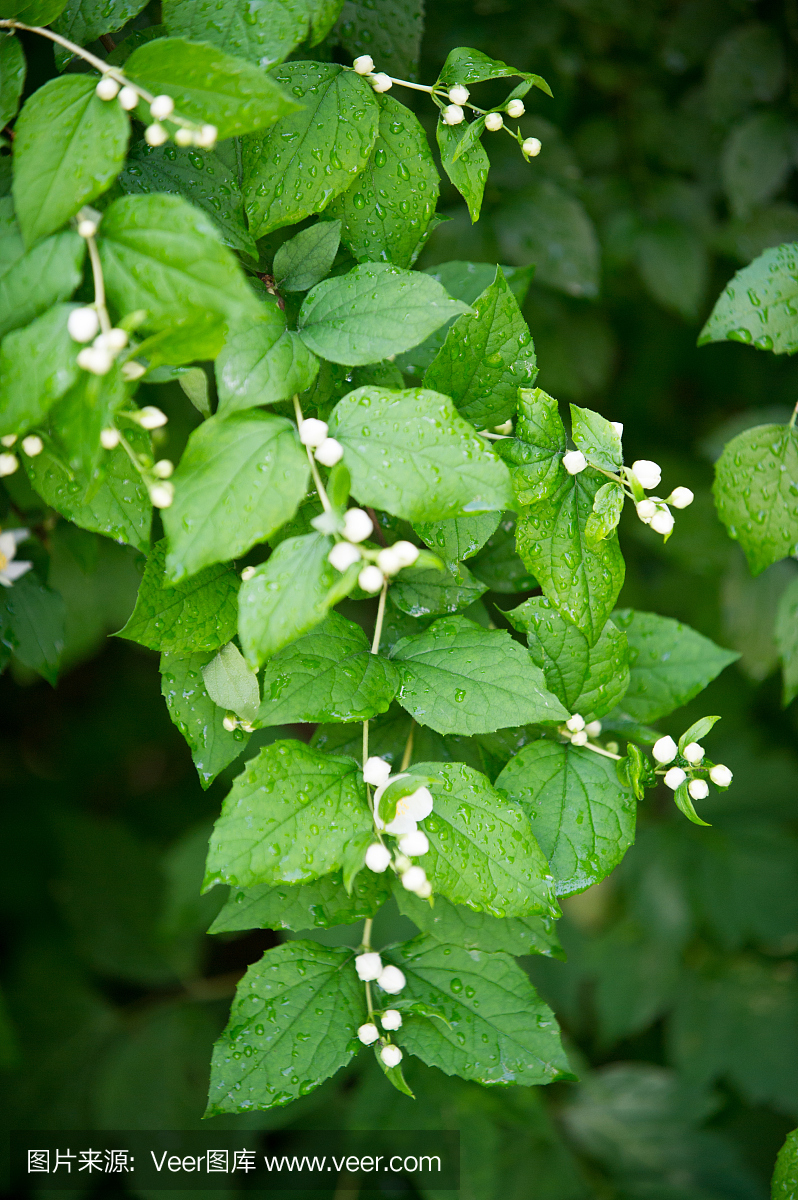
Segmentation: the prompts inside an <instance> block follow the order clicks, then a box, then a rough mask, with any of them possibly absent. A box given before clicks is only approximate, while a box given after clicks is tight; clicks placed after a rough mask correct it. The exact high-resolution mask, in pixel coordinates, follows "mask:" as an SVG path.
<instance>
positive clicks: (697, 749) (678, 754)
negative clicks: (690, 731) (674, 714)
mask: <svg viewBox="0 0 798 1200" xmlns="http://www.w3.org/2000/svg"><path fill="white" fill-rule="evenodd" d="M651 753H652V755H653V757H654V759H655V760H656V762H658V763H659V764H660V766H661V767H665V766H668V764H669V763H673V766H670V767H668V770H667V771H666V772H665V774H664V777H663V783H664V784H665V786H666V787H669V788H670V789H671V791H674V792H675V791H676V790H677V788H679V787H681V785H682V784H683V783H685V782H686V781H687V791H688V792H689V794H690V797H691V798H692V799H693V800H706V798H707V796H708V795H709V784H708V783H707V778H709V779H710V780H711V781H712V783H714V784H715V787H719V788H723V789H724V790H725V789H726V788H727V787H729V785H730V784H731V781H732V779H733V775H732V773H731V771H730V770H729V768H728V767H727V766H725V765H724V764H723V763H708V762H705V761H704V754H705V751H704V747H703V746H701V745H699V743H698V742H688V743H687V745H686V746H683V747H682V749H681V750H680V749H679V746H678V745H677V743H676V742H675V741H674V740H673V738H672V737H667V736H666V737H661V738H659V739H658V741H656V742H655V743H654V745H653V747H652V749H651Z"/></svg>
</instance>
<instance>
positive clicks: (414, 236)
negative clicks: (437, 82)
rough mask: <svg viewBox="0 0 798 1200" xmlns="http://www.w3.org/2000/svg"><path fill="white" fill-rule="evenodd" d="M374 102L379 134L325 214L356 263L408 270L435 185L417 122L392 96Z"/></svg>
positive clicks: (423, 229) (432, 201) (437, 187)
mask: <svg viewBox="0 0 798 1200" xmlns="http://www.w3.org/2000/svg"><path fill="white" fill-rule="evenodd" d="M380 69H382V68H380ZM377 104H378V105H379V110H380V118H379V133H378V136H377V140H376V141H375V143H374V145H373V146H372V149H371V154H370V155H369V160H368V163H367V164H366V167H365V169H364V170H363V171H362V172H361V173H360V174H359V175H358V177H357V179H355V180H354V182H353V183H352V184H351V186H350V187H349V188H348V190H347V191H345V192H344V193H343V194H342V195H341V196H338V198H337V199H335V200H333V202H332V203H331V204H330V207H329V209H328V212H329V213H330V215H331V216H333V217H338V218H340V220H341V223H342V224H341V241H342V242H343V244H344V245H345V246H346V247H347V248H348V249H349V251H350V252H351V254H352V257H353V258H355V259H357V261H358V262H390V263H395V264H396V266H398V267H409V266H410V265H411V264H412V262H413V261H414V260H413V256H414V253H415V249H416V246H417V245H418V242H419V239H420V238H422V237H423V236H424V234H425V232H426V230H427V226H428V225H429V223H430V220H431V218H432V215H433V213H434V212H435V205H436V204H437V201H438V192H439V191H440V181H439V178H438V172H437V170H436V169H435V163H434V162H433V160H432V154H431V152H430V148H429V143H428V142H427V136H426V134H425V133H424V130H423V129H422V127H421V125H420V124H419V122H418V119H417V118H416V117H415V116H414V115H413V113H412V112H410V110H409V109H408V108H405V106H404V105H403V104H400V103H399V101H398V100H394V98H393V96H385V95H382V96H381V95H378V96H377Z"/></svg>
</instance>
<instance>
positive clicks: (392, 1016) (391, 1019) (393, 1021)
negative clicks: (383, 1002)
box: [380, 1008, 402, 1031]
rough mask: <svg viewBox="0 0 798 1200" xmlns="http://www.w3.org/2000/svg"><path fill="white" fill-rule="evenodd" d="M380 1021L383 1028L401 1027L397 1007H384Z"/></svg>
mask: <svg viewBox="0 0 798 1200" xmlns="http://www.w3.org/2000/svg"><path fill="white" fill-rule="evenodd" d="M380 1021H381V1022H382V1027H383V1029H389V1030H391V1031H393V1030H394V1029H401V1028H402V1014H401V1013H400V1012H399V1009H398V1008H386V1010H385V1012H384V1013H383V1014H382V1016H381V1017H380Z"/></svg>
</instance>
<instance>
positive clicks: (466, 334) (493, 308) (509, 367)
mask: <svg viewBox="0 0 798 1200" xmlns="http://www.w3.org/2000/svg"><path fill="white" fill-rule="evenodd" d="M472 307H473V309H474V313H473V315H470V314H467V313H465V314H463V316H462V317H459V318H458V319H457V321H455V323H454V325H452V327H451V329H450V330H449V332H448V334H447V335H446V341H445V342H444V344H443V346H442V347H441V349H440V351H439V352H438V355H437V357H436V358H435V360H434V361H433V362H432V364H431V365H430V366H429V367H428V369H427V372H426V374H425V376H424V387H427V388H432V389H433V390H434V391H437V392H443V393H444V394H445V395H447V396H451V398H452V400H453V401H454V403H455V406H456V407H457V409H458V411H459V413H460V415H461V416H463V417H465V418H466V420H467V421H470V422H471V423H472V425H474V426H475V427H476V428H477V429H485V428H488V429H489V428H490V427H491V426H493V425H498V424H500V423H501V422H502V421H506V420H507V418H508V417H511V416H513V415H514V414H515V410H516V405H517V403H518V389H519V388H520V387H525V388H530V387H532V385H533V383H534V382H535V377H536V376H537V373H538V368H537V363H536V360H535V347H534V345H533V343H532V335H531V334H530V332H529V329H528V327H527V323H526V321H525V320H524V318H523V316H522V315H521V310H520V308H519V307H518V301H517V300H516V298H515V296H514V295H513V293H512V291H511V290H510V288H509V286H508V284H507V280H506V279H505V278H504V275H503V274H502V270H501V267H497V268H496V278H495V280H494V282H493V283H492V284H491V285H490V287H488V288H486V290H485V291H484V292H483V293H482V295H481V296H480V297H479V298H478V299H477V300H475V301H474V303H473V305H472Z"/></svg>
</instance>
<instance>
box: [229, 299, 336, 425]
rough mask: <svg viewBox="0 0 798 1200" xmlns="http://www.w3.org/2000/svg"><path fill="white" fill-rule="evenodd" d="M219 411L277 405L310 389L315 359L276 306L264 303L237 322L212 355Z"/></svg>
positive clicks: (316, 372)
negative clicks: (254, 316)
mask: <svg viewBox="0 0 798 1200" xmlns="http://www.w3.org/2000/svg"><path fill="white" fill-rule="evenodd" d="M215 370H216V386H217V388H218V392H219V412H220V413H221V414H223V415H226V414H227V413H231V412H237V411H238V410H239V409H245V408H254V407H255V406H256V405H259V404H275V403H277V402H278V401H280V400H287V399H288V398H289V397H291V396H293V395H294V394H295V393H296V392H304V391H305V389H306V388H309V387H310V385H311V384H312V383H313V380H314V379H315V378H316V375H317V374H318V371H319V360H318V359H317V358H316V355H315V354H313V353H312V352H311V351H310V350H308V348H307V346H306V345H305V343H304V342H303V341H302V340H301V338H299V337H298V336H297V334H296V333H295V332H294V331H293V330H288V329H287V327H286V321H285V316H284V315H283V313H282V312H281V311H280V309H279V308H278V307H277V305H276V304H268V305H267V304H264V305H263V306H262V308H261V311H260V313H259V315H258V318H257V319H256V320H248V321H237V322H236V323H235V325H234V326H233V328H231V329H230V331H229V333H228V335H227V338H226V340H225V344H224V347H223V349H222V351H221V353H220V354H219V357H218V358H217V359H216V364H215Z"/></svg>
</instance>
